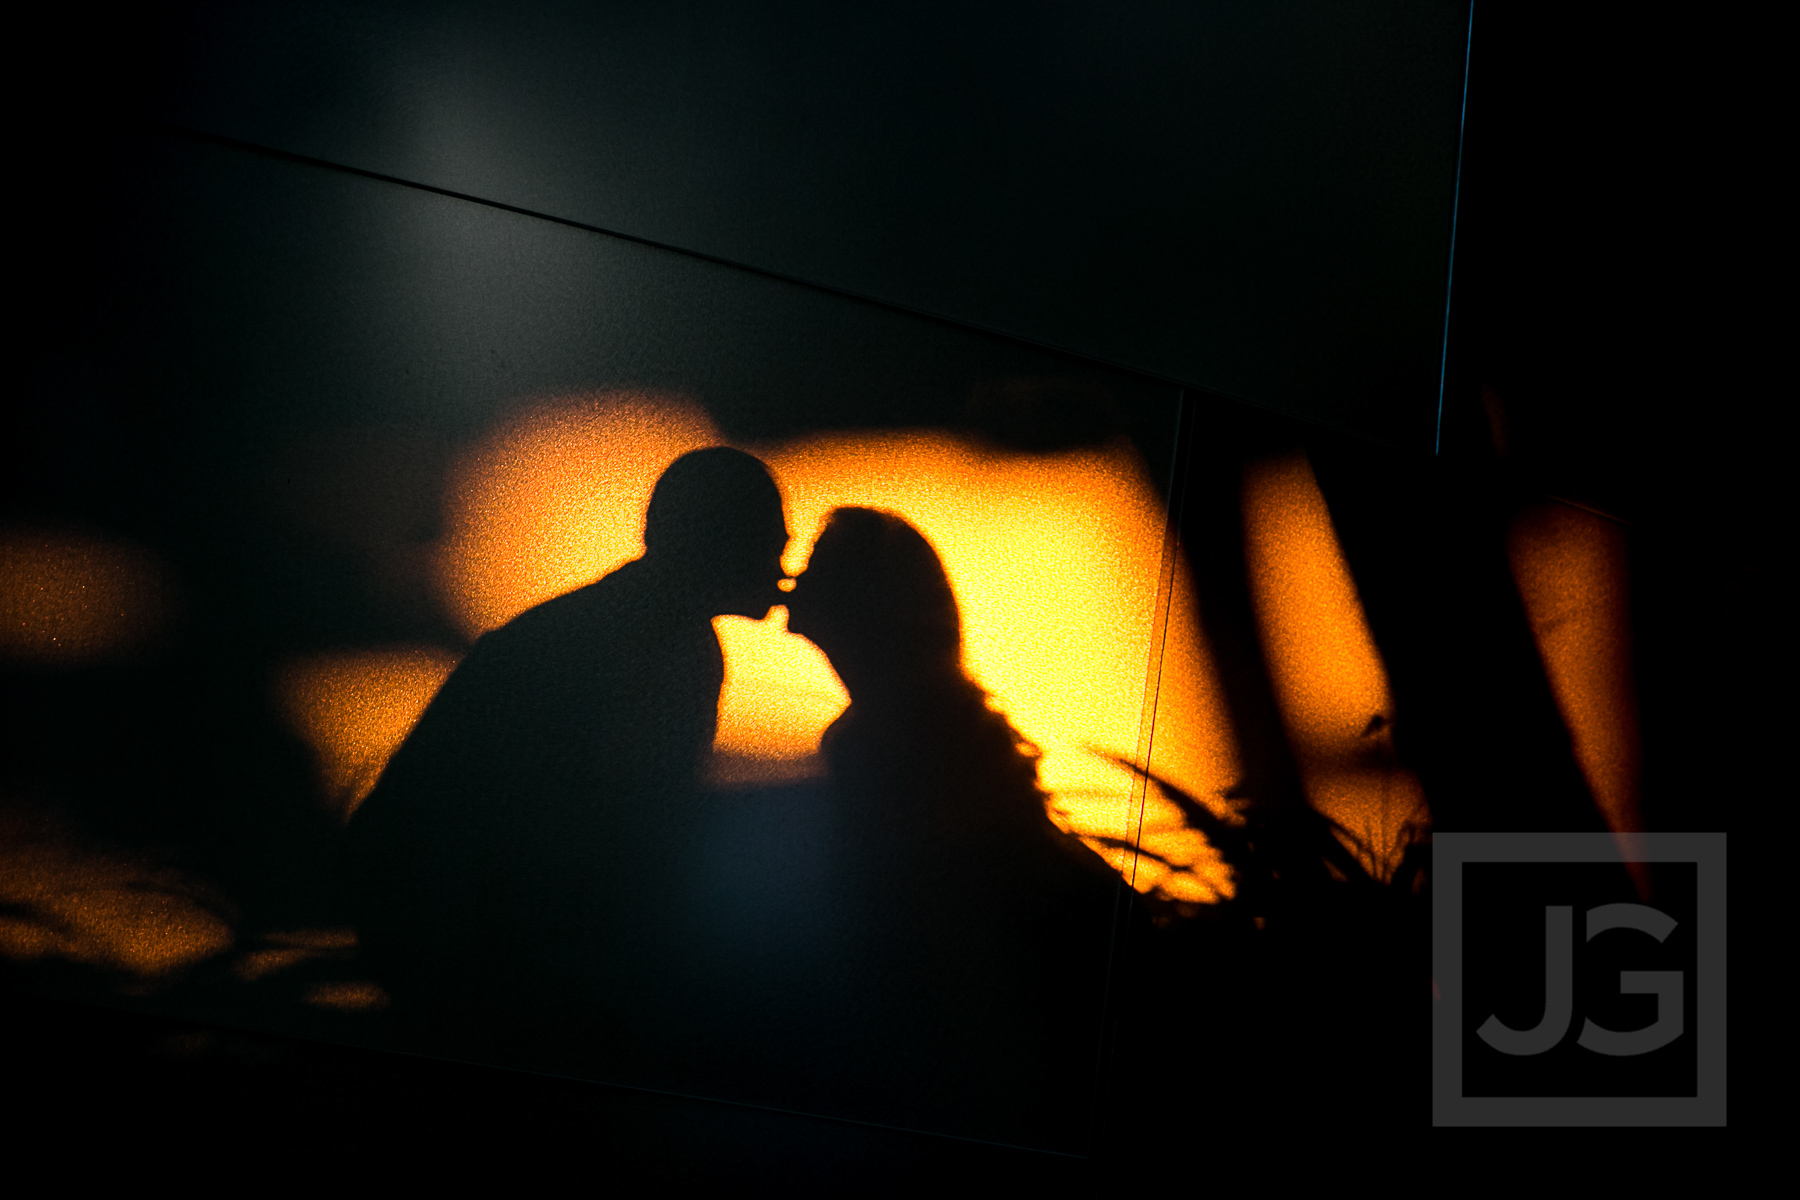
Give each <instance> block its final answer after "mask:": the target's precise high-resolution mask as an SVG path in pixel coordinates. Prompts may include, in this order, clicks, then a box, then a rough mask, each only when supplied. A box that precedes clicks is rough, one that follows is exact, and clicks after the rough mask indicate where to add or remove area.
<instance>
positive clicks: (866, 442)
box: [749, 432, 1237, 900]
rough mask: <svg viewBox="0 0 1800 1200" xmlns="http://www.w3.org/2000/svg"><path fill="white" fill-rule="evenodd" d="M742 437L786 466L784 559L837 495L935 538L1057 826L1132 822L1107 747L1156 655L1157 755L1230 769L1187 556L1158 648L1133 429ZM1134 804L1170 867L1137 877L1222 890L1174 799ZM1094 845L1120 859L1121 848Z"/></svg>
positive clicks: (1092, 829) (1203, 778) (1158, 759)
mask: <svg viewBox="0 0 1800 1200" xmlns="http://www.w3.org/2000/svg"><path fill="white" fill-rule="evenodd" d="M749 449H751V450H752V451H754V452H756V453H757V454H759V455H760V456H761V457H762V458H763V460H764V461H765V462H767V463H768V464H769V466H770V468H771V470H773V471H774V473H775V476H776V479H777V480H778V481H779V482H780V484H781V488H782V494H783V497H784V499H785V500H786V503H787V507H788V527H789V529H790V530H792V531H793V534H794V540H793V542H792V543H791V544H790V546H789V556H788V567H789V569H790V570H795V569H799V568H801V566H802V565H803V563H804V560H805V556H806V555H808V554H810V552H811V549H810V548H811V546H812V543H813V542H814V541H815V540H816V539H817V537H818V534H819V531H820V529H821V528H822V527H823V524H824V521H825V517H826V516H827V514H828V513H829V512H830V511H831V510H832V509H833V508H836V507H840V506H843V505H862V506H867V507H871V508H881V509H886V510H888V511H890V512H894V513H897V514H898V515H900V516H902V517H904V518H905V519H906V520H907V521H908V522H910V523H911V524H912V525H913V526H915V527H916V528H917V529H918V530H919V531H920V532H921V533H923V534H924V535H925V537H926V538H927V540H929V541H930V542H931V544H932V546H933V547H934V548H935V549H936V550H937V552H938V556H939V558H940V559H941V560H942V561H943V563H944V569H945V571H946V573H947V574H948V575H949V577H950V583H951V587H952V589H953V590H954V591H955V593H956V598H957V603H958V605H959V607H960V608H961V611H962V619H963V650H964V663H965V665H966V666H967V668H968V670H969V673H970V675H971V676H972V677H973V678H974V679H975V681H976V682H977V683H979V684H980V685H981V686H982V687H983V688H985V689H987V691H988V692H989V694H990V695H992V696H993V698H994V702H995V704H996V706H997V707H998V708H1000V709H1001V711H1003V712H1005V713H1006V714H1007V716H1008V717H1009V718H1010V719H1011V720H1012V722H1013V724H1014V725H1015V726H1017V728H1018V729H1019V731H1020V732H1021V733H1023V734H1024V735H1025V736H1026V737H1027V738H1029V739H1030V740H1031V741H1033V742H1034V743H1036V744H1037V746H1038V747H1039V748H1040V749H1041V750H1042V751H1043V754H1044V757H1043V759H1042V761H1041V763H1040V777H1041V779H1042V781H1043V784H1044V786H1045V787H1046V788H1047V789H1049V790H1050V791H1051V793H1052V794H1053V801H1052V804H1053V808H1052V813H1053V816H1054V817H1055V818H1056V819H1057V820H1058V821H1059V823H1060V824H1062V825H1063V827H1064V828H1072V829H1074V830H1076V831H1077V832H1080V833H1083V834H1086V835H1089V836H1091V837H1096V838H1098V837H1115V838H1124V839H1127V840H1131V841H1135V840H1136V834H1137V826H1138V818H1139V816H1140V812H1139V809H1138V803H1139V800H1140V798H1141V796H1142V789H1141V788H1139V787H1137V786H1136V781H1135V780H1134V778H1133V777H1132V775H1131V774H1130V772H1128V771H1125V770H1124V769H1122V768H1119V767H1116V766H1114V765H1113V764H1111V763H1110V762H1108V761H1106V759H1105V758H1104V757H1102V754H1103V753H1113V754H1118V755H1120V756H1122V757H1124V758H1126V759H1130V760H1133V761H1141V759H1140V754H1141V751H1142V748H1143V747H1144V746H1145V745H1146V744H1147V739H1146V738H1145V734H1146V730H1145V729H1144V728H1143V722H1144V719H1145V716H1146V713H1145V700H1146V695H1145V679H1146V673H1147V672H1148V671H1150V670H1151V669H1152V667H1153V666H1154V665H1155V664H1156V663H1157V661H1158V658H1159V657H1160V658H1161V660H1162V675H1161V680H1160V686H1161V689H1162V691H1161V697H1162V698H1161V703H1160V705H1159V708H1158V712H1157V720H1156V729H1155V745H1154V750H1153V752H1152V753H1153V759H1154V762H1153V769H1154V770H1155V771H1156V772H1157V774H1159V775H1161V776H1163V777H1165V778H1167V779H1169V780H1170V781H1171V782H1173V783H1175V784H1177V785H1178V786H1180V787H1182V788H1183V789H1184V790H1186V791H1189V792H1190V793H1191V794H1193V795H1195V796H1199V797H1214V798H1217V797H1219V796H1221V795H1222V793H1223V792H1224V791H1225V790H1226V789H1227V788H1228V787H1229V786H1230V784H1231V782H1232V780H1233V779H1234V778H1235V776H1236V773H1237V758H1236V750H1235V746H1234V744H1233V741H1232V734H1231V726H1230V723H1229V720H1228V717H1227V715H1226V711H1225V706H1224V703H1223V700H1222V697H1221V695H1220V693H1219V691H1218V689H1217V687H1216V685H1215V684H1214V682H1213V680H1214V675H1213V673H1212V672H1211V670H1210V669H1209V667H1208V664H1207V659H1206V652H1205V648H1204V646H1203V644H1202V642H1201V640H1200V633H1199V626H1198V622H1197V621H1196V620H1194V610H1193V598H1192V594H1191V586H1190V585H1189V583H1188V581H1187V577H1186V573H1185V572H1176V574H1175V579H1176V581H1177V582H1176V588H1175V602H1174V605H1173V608H1174V612H1173V619H1171V621H1170V622H1169V634H1168V638H1167V652H1166V653H1163V654H1159V653H1158V651H1159V649H1160V648H1159V647H1158V646H1156V645H1154V644H1153V639H1154V635H1155V634H1156V632H1157V631H1158V630H1159V629H1160V628H1161V626H1160V624H1159V623H1158V621H1157V620H1156V616H1157V613H1156V606H1157V600H1158V580H1159V578H1161V577H1162V573H1163V572H1162V569H1163V566H1164V563H1163V554H1164V532H1165V523H1166V522H1165V511H1164V507H1163V504H1162V501H1161V499H1160V498H1159V497H1158V496H1157V494H1156V490H1155V488H1154V486H1153V485H1152V484H1151V482H1150V480H1149V478H1148V476H1147V474H1146V473H1145V470H1144V467H1143V463H1142V461H1141V460H1140V459H1139V458H1138V456H1137V454H1136V452H1135V451H1133V450H1131V449H1130V448H1129V447H1128V446H1125V445H1123V444H1120V445H1114V446H1109V447H1105V448H1099V449H1084V450H1075V451H1067V452H1063V453H1058V454H1047V455H1022V454H1019V455H1015V454H1004V455H1002V454H995V453H992V452H988V451H985V450H983V449H982V448H980V447H978V446H975V445H973V444H971V443H969V442H966V441H963V440H960V439H958V438H955V437H952V436H949V435H947V434H943V433H938V432H897V433H881V434H868V433H858V434H834V435H823V436H816V437H811V438H806V439H802V440H799V441H796V442H790V443H785V444H782V445H778V446H760V447H756V446H753V447H749ZM1097 752H1098V753H1097ZM1220 803H1221V807H1223V802H1222V801H1221V802H1220ZM1141 815H1142V816H1143V832H1144V836H1145V846H1146V848H1148V849H1153V850H1155V851H1156V852H1158V853H1164V854H1166V855H1168V856H1169V857H1171V858H1172V860H1173V861H1174V862H1175V863H1177V864H1178V865H1179V867H1180V868H1181V869H1179V870H1177V871H1175V872H1171V873H1166V874H1163V875H1161V877H1158V875H1159V871H1160V868H1158V869H1157V870H1153V869H1152V867H1151V865H1150V864H1148V863H1139V864H1138V868H1137V875H1136V877H1135V878H1134V884H1135V885H1136V886H1138V887H1140V889H1141V890H1145V891H1148V890H1151V889H1152V888H1160V889H1161V890H1163V891H1164V892H1166V893H1168V894H1171V895H1175V896H1178V897H1179V898H1182V899H1192V900H1213V899H1217V898H1218V896H1219V895H1220V894H1229V893H1230V887H1231V884H1230V879H1229V874H1228V872H1226V871H1225V868H1224V866H1223V864H1222V863H1221V862H1220V861H1219V860H1218V859H1217V857H1216V856H1215V855H1213V854H1212V853H1211V848H1210V846H1206V845H1205V843H1204V841H1203V839H1197V838H1196V837H1195V836H1194V834H1193V833H1192V831H1188V830H1186V829H1185V826H1184V825H1183V823H1182V822H1181V820H1180V816H1179V813H1178V812H1177V811H1176V810H1174V808H1173V806H1168V808H1167V811H1164V806H1163V804H1162V802H1160V801H1158V800H1156V799H1155V798H1154V797H1152V800H1151V808H1150V810H1149V811H1148V812H1145V813H1143V814H1141ZM1097 848H1098V847H1097ZM1104 852H1105V853H1106V854H1107V857H1108V858H1109V859H1110V860H1112V861H1114V863H1115V866H1118V867H1120V868H1121V869H1122V870H1124V871H1126V872H1127V873H1130V871H1131V865H1130V862H1129V857H1130V856H1129V855H1127V854H1124V853H1119V852H1113V851H1104Z"/></svg>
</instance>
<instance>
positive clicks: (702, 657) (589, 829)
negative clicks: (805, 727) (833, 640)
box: [348, 448, 788, 1079]
mask: <svg viewBox="0 0 1800 1200" xmlns="http://www.w3.org/2000/svg"><path fill="white" fill-rule="evenodd" d="M787 540H788V535H787V529H786V525H785V523H784V519H783V514H782V509H781V498H780V494H779V493H778V492H777V490H776V488H775V484H774V481H773V480H772V479H770V478H769V475H768V472H767V470H766V469H765V468H764V467H763V466H762V464H761V463H759V462H758V461H757V460H756V459H754V458H752V457H750V456H749V455H747V454H743V453H742V452H740V451H736V450H729V449H724V448H717V449H711V450H699V451H694V452H692V453H690V454H688V455H685V456H683V457H682V458H680V459H678V460H677V461H676V462H675V464H674V465H673V466H671V467H670V468H669V469H668V470H667V471H666V472H665V473H664V474H663V476H662V478H661V480H660V481H659V482H658V483H657V486H656V490H655V492H654V494H653V495H652V497H651V501H650V507H649V512H648V514H647V516H646V520H645V531H644V541H645V545H646V547H647V549H646V553H645V554H644V556H643V557H642V558H640V559H638V560H636V561H634V562H631V563H628V564H627V565H625V566H624V567H621V568H620V569H619V570H617V571H615V572H613V573H612V574H610V575H608V576H606V577H605V578H604V579H602V580H600V581H599V582H597V583H594V584H590V585H589V586H587V587H584V588H580V589H578V590H576V591H573V592H569V593H567V594H565V595H562V596H559V597H557V598H556V599H554V600H550V601H547V602H545V603H543V604H540V605H538V606H537V607H535V608H533V609H531V610H529V611H527V612H525V613H523V614H521V615H520V616H518V617H516V618H514V619H513V620H512V621H511V622H509V623H508V624H506V625H505V626H504V627H502V628H500V629H498V630H495V631H493V632H491V633H489V634H486V635H485V636H483V637H482V638H481V639H480V641H478V642H477V643H476V645H475V648H474V649H473V650H472V651H471V652H470V653H469V655H468V657H467V658H466V659H464V660H463V662H462V664H461V665H460V666H459V667H458V668H457V669H456V671H455V672H454V673H453V674H452V675H451V677H450V679H449V681H448V682H447V683H446V684H445V685H444V687H443V689H442V690H441V691H440V692H439V693H438V694H437V696H436V698H435V699H434V700H433V701H432V702H431V705H430V707H429V708H427V709H426V711H425V714H424V716H423V717H422V718H421V719H420V721H419V724H418V726H417V727H416V728H415V729H414V730H413V732H412V733H411V735H410V736H409V737H408V738H407V740H406V742H405V744H404V745H402V746H401V748H400V750H399V751H398V753H397V754H396V755H395V756H394V759H393V761H392V762H391V763H390V764H389V765H388V768H387V770H386V772H385V773H384V774H383V776H382V778H381V782H380V783H379V785H378V786H377V787H376V789H375V791H374V792H373V794H372V795H370V797H369V798H368V800H367V801H366V802H365V803H364V804H363V805H362V807H361V808H359V809H358V810H357V812H356V815H355V816H354V817H353V819H352V820H351V822H350V826H349V833H348V836H349V844H350V851H351V858H352V863H353V872H354V875H355V878H356V883H355V888H356V891H357V894H358V910H359V911H358V926H359V930H360V933H361V940H362V945H363V948H364V952H365V955H366V958H367V961H368V962H369V964H370V966H371V968H372V969H373V970H374V971H375V972H376V974H377V976H378V977H379V978H381V979H382V981H383V982H384V983H385V984H386V985H387V987H388V988H389V990H390V991H391V992H392V993H393V996H394V999H395V1003H396V1011H395V1013H394V1015H393V1018H392V1020H393V1029H394V1032H395V1034H396V1036H397V1037H399V1038H400V1039H402V1040H403V1042H405V1043H408V1044H411V1045H414V1046H416V1047H418V1048H420V1049H425V1050H431V1051H435V1052H438V1053H445V1052H460V1053H464V1054H474V1055H478V1056H492V1055H499V1056H502V1057H503V1058H505V1059H508V1060H512V1061H522V1062H526V1063H536V1064H541V1065H544V1066H547V1067H558V1066H561V1067H566V1066H568V1065H571V1064H577V1063H578V1064H581V1066H582V1068H583V1069H585V1070H588V1071H595V1070H598V1071H600V1072H602V1073H605V1074H611V1075H622V1076H623V1077H626V1078H633V1079H636V1078H640V1077H641V1076H642V1074H643V1072H644V1071H646V1070H655V1071H657V1072H659V1073H660V1072H663V1071H669V1070H671V1069H672V1067H673V1064H672V1061H671V1060H672V1059H677V1058H684V1057H686V1055H687V1054H688V1053H689V1052H691V1051H693V1050H695V1049H697V1048H699V1047H698V1045H697V1043H696V1039H695V1038H694V1037H693V1036H692V1034H691V1031H689V1030H686V1029H683V1028H681V1022H680V1021H679V1020H678V1019H675V1014H677V1013H680V1012H683V1011H685V1010H687V1009H688V1008H689V1006H690V1004H691V999H692V998H691V997H688V996H684V995H682V994H680V991H679V985H678V984H677V983H676V981H677V980H678V979H679V978H680V972H679V970H672V969H671V968H672V967H673V966H674V962H673V961H672V960H675V959H679V957H680V955H681V953H682V946H681V939H680V936H679V933H678V932H677V931H676V930H673V929H671V928H670V925H669V919H668V914H669V911H670V909H671V908H672V907H674V905H675V904H676V903H677V902H678V900H677V898H678V891H679V881H680V878H681V873H680V871H679V870H678V869H671V868H675V867H678V866H679V863H680V862H681V860H682V858H683V856H685V855H686V854H687V853H688V847H689V846H690V844H691V843H692V841H693V837H692V830H693V828H694V823H695V817H696V813H695V811H694V810H695V807H696V804H697V798H698V797H697V793H698V791H699V782H700V781H699V776H700V769H701V765H702V762H703V759H704V756H705V754H706V752H707V750H708V749H709V748H710V747H711V745H712V740H713V733H714V724H715V719H716V713H717V710H718V703H719V688H720V686H721V684H722V682H723V679H724V662H723V658H722V657H721V653H720V649H719V644H718V640H717V637H716V636H715V634H714V633H713V629H712V625H711V622H712V618H714V617H716V616H721V615H728V614H729V615H739V616H747V617H751V618H755V619H761V618H763V617H765V616H766V615H767V614H768V611H769V608H770V607H771V606H772V605H773V604H774V603H775V602H776V601H777V600H779V599H780V598H781V593H780V592H779V591H778V590H777V588H776V584H777V582H778V581H779V580H780V579H781V577H782V569H781V562H780V560H781V554H782V551H783V550H784V549H785V548H786V546H787ZM672 985H673V986H675V987H676V988H677V990H676V992H675V994H669V989H670V988H671V986H672ZM673 1074H674V1077H676V1078H679V1077H680V1076H681V1072H680V1070H679V1069H673Z"/></svg>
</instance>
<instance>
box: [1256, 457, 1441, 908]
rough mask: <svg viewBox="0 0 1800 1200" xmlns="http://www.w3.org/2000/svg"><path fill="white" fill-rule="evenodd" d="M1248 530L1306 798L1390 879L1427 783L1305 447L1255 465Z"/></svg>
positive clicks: (1280, 702)
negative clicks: (1404, 744)
mask: <svg viewBox="0 0 1800 1200" xmlns="http://www.w3.org/2000/svg"><path fill="white" fill-rule="evenodd" d="M1244 533H1245V544H1244V551H1245V560H1246V565H1247V567H1248V571H1249V576H1250V589H1251V596H1252V598H1253V600H1254V602H1255V605H1256V616H1257V625H1258V632H1259V633H1260V635H1261V639H1262V645H1263V655H1264V658H1265V659H1266V660H1267V662H1268V665H1269V674H1270V677H1271V680H1272V682H1273V684H1274V691H1275V700H1276V704H1277V706H1278V707H1279V708H1280V710H1281V717H1282V722H1283V724H1284V725H1285V727H1286V729H1287V734H1288V739H1289V741H1290V743H1291V744H1292V746H1293V750H1294V758H1295V761H1296V764H1297V765H1298V767H1299V770H1300V775H1301V779H1302V781H1303V783H1304V785H1305V787H1306V792H1307V796H1308V798H1309V799H1310V800H1311V801H1312V803H1313V805H1314V807H1316V808H1317V809H1318V810H1319V811H1320V812H1322V813H1324V814H1325V815H1326V816H1328V817H1330V818H1331V819H1332V820H1334V821H1336V822H1337V823H1338V824H1340V825H1342V826H1343V827H1344V828H1345V829H1346V830H1348V831H1349V833H1350V835H1351V838H1352V844H1351V845H1350V848H1351V849H1352V850H1355V851H1357V853H1358V856H1359V858H1360V859H1361V860H1362V863H1363V866H1364V867H1365V868H1366V869H1367V870H1369V872H1370V873H1371V874H1372V875H1374V876H1375V877H1377V878H1380V879H1387V878H1390V877H1391V876H1392V874H1393V872H1394V870H1395V868H1397V867H1398V865H1399V861H1400V856H1401V855H1402V854H1403V853H1404V851H1405V848H1406V845H1407V843H1408V842H1409V841H1410V840H1411V838H1412V836H1413V827H1414V826H1415V825H1416V824H1417V823H1419V822H1421V821H1422V820H1424V818H1425V813H1426V809H1425V796H1424V791H1423V789H1422V788H1421V787H1420V786H1419V782H1418V779H1417V777H1416V776H1414V775H1413V774H1412V773H1411V772H1410V771H1407V770H1405V769H1403V768H1401V767H1400V766H1399V765H1398V763H1397V762H1396V761H1395V759H1394V753H1393V733H1392V731H1393V722H1394V702H1393V696H1392V693H1391V692H1390V691H1389V687H1388V677H1387V668H1386V666H1385V665H1383V663H1382V660H1381V654H1380V652H1379V651H1378V650H1377V649H1376V646H1375V638H1374V635H1373V634H1372V633H1370V631H1369V625H1368V621H1367V619H1366V618H1365V617H1364V615H1363V609H1362V601H1361V600H1360V598H1359V597H1358V596H1357V591H1356V583H1355V581H1354V580H1353V579H1352V578H1351V575H1350V567H1349V564H1348V563H1347V562H1346V561H1345V559H1344V552H1343V549H1342V547H1341V546H1339V544H1338V540H1337V533H1336V531H1335V530H1334V529H1333V527H1332V523H1331V514H1330V512H1329V511H1328V510H1327V509H1326V506H1325V497H1324V496H1323V495H1322V494H1321V493H1320V491H1319V485H1318V482H1317V481H1316V480H1315V479H1314V478H1313V472H1312V466H1311V464H1310V463H1308V462H1307V460H1306V457H1305V455H1303V454H1296V455H1293V456H1290V457H1286V458H1281V459H1275V460H1271V461H1267V462H1262V463H1258V464H1255V465H1254V466H1252V467H1251V468H1250V469H1249V470H1248V471H1247V472H1246V474H1245V479H1244ZM1355 841H1361V842H1363V843H1364V848H1359V847H1357V846H1356V845H1354V842H1355Z"/></svg>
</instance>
